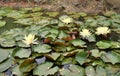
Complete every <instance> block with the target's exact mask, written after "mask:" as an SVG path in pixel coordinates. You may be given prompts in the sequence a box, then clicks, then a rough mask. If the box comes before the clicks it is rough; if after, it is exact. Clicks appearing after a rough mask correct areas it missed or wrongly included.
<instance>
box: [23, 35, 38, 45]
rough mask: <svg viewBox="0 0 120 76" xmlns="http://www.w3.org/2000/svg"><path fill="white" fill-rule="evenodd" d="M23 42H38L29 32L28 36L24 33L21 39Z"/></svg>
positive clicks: (28, 43)
mask: <svg viewBox="0 0 120 76" xmlns="http://www.w3.org/2000/svg"><path fill="white" fill-rule="evenodd" d="M22 41H23V42H24V43H25V44H27V45H30V44H38V43H37V42H36V41H37V38H36V39H35V35H33V34H29V35H28V36H26V35H25V37H24V40H22Z"/></svg>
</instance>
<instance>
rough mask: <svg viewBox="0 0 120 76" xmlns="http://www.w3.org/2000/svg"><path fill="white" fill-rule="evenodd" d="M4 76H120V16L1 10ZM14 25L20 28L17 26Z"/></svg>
mask: <svg viewBox="0 0 120 76" xmlns="http://www.w3.org/2000/svg"><path fill="white" fill-rule="evenodd" d="M7 18H8V19H9V18H10V19H13V22H12V23H13V24H15V25H17V24H19V26H22V27H21V28H20V27H19V28H12V29H9V30H5V31H4V32H2V33H1V34H0V76H3V75H4V74H6V75H8V73H11V74H12V75H16V76H120V14H117V13H115V12H112V11H109V12H106V13H104V14H102V15H87V14H86V13H74V12H68V13H59V12H47V11H45V10H42V9H41V8H39V7H35V8H21V9H18V10H15V9H12V8H4V7H2V8H0V27H1V28H2V27H6V28H7V27H9V26H10V25H9V26H8V25H7V24H9V22H7V21H6V19H7ZM11 26H14V25H11Z"/></svg>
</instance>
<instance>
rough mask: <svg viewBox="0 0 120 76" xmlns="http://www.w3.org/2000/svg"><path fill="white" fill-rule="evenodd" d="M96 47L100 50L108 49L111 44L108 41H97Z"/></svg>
mask: <svg viewBox="0 0 120 76" xmlns="http://www.w3.org/2000/svg"><path fill="white" fill-rule="evenodd" d="M96 45H97V46H98V48H100V49H108V48H110V47H111V43H110V42H109V41H99V42H97V43H96Z"/></svg>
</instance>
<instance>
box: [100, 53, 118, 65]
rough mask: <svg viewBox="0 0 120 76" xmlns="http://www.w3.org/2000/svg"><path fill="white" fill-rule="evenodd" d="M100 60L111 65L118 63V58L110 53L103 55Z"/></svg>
mask: <svg viewBox="0 0 120 76" xmlns="http://www.w3.org/2000/svg"><path fill="white" fill-rule="evenodd" d="M101 59H102V60H103V61H104V62H111V63H112V64H115V63H118V62H120V61H119V59H118V57H117V56H116V55H115V54H114V53H112V52H108V53H103V54H102V56H101Z"/></svg>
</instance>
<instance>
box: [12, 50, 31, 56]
mask: <svg viewBox="0 0 120 76" xmlns="http://www.w3.org/2000/svg"><path fill="white" fill-rule="evenodd" d="M13 54H14V56H15V57H19V58H28V57H29V56H30V55H31V50H30V49H23V48H20V49H18V48H17V49H15V50H14V53H13Z"/></svg>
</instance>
